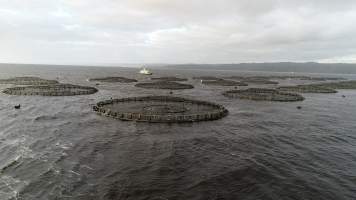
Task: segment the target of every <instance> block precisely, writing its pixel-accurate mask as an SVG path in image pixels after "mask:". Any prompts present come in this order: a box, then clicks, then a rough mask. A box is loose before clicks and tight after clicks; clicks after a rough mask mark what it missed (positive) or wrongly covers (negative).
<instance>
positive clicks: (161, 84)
mask: <svg viewBox="0 0 356 200" xmlns="http://www.w3.org/2000/svg"><path fill="white" fill-rule="evenodd" d="M135 86H136V87H140V88H145V89H167V90H184V89H192V88H194V86H193V85H190V84H183V83H177V82H173V81H157V82H148V83H138V84H136V85H135Z"/></svg>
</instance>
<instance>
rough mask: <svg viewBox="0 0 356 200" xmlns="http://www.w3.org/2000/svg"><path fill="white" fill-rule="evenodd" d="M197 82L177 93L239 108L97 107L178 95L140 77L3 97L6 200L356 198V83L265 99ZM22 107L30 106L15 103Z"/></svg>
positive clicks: (58, 72) (80, 77) (0, 161)
mask: <svg viewBox="0 0 356 200" xmlns="http://www.w3.org/2000/svg"><path fill="white" fill-rule="evenodd" d="M0 69H1V70H0V77H2V78H6V77H13V76H20V75H36V76H40V77H43V78H57V77H58V78H59V80H60V81H61V82H65V83H76V84H82V85H94V83H90V82H87V81H86V79H87V78H90V77H97V76H107V75H111V76H115V75H118V76H128V77H132V78H139V79H140V80H142V79H143V78H141V77H139V76H138V75H137V73H136V70H135V69H124V68H74V67H54V66H52V67H14V66H6V65H1V66H0ZM155 72H156V73H158V74H162V75H167V74H169V75H176V74H180V75H181V76H185V77H192V76H195V75H216V74H218V75H238V74H241V73H242V72H234V71H209V72H199V71H195V70H186V71H179V70H155ZM348 78H355V77H353V76H352V75H350V76H349V77H348ZM189 82H190V83H193V84H194V85H195V86H196V88H195V89H193V90H184V91H176V92H175V94H179V95H182V96H185V97H189V98H194V99H202V100H207V101H212V102H216V103H219V104H222V105H224V106H225V107H226V108H227V109H228V110H229V111H230V114H229V115H228V116H227V117H225V118H223V119H221V120H217V121H211V122H201V123H191V124H190V123H188V124H147V123H135V122H122V121H116V120H114V119H110V118H105V117H101V116H97V115H96V114H95V113H94V112H92V110H91V106H90V105H92V104H94V103H95V102H97V101H100V100H105V99H108V98H110V97H113V98H118V97H126V96H137V95H140V96H141V95H148V94H168V92H169V91H160V90H146V89H142V88H136V87H134V86H133V84H109V83H108V84H101V85H100V86H98V89H99V90H100V91H99V92H98V93H97V94H94V95H89V96H75V97H32V96H26V97H24V96H8V95H5V94H0V169H1V173H0V199H1V200H8V199H11V200H14V199H25V200H42V199H43V200H47V199H50V200H51V199H56V200H58V199H60V200H62V199H63V200H67V199H83V200H84V199H85V200H87V199H88V200H90V199H95V200H98V199H132V200H140V199H147V200H151V199H152V200H167V199H168V200H174V199H199V200H210V199H211V200H213V199H229V200H230V199H251V200H252V199H253V200H254V199H283V200H285V199H298V200H299V199H313V200H314V199H355V197H356V123H355V122H356V91H352V90H341V91H339V93H337V94H306V95H304V96H305V97H306V100H305V101H303V102H296V103H278V102H277V103H274V102H254V101H246V100H238V99H229V98H226V97H224V96H222V95H221V94H220V93H221V92H222V91H223V90H224V88H223V87H213V86H203V85H200V84H199V81H193V80H190V81H189ZM0 87H1V88H0V89H3V88H5V87H7V86H6V85H0ZM342 95H345V96H346V98H341V96H342ZM19 103H20V104H21V105H22V109H21V110H14V109H13V105H15V104H19ZM296 106H302V107H303V109H301V110H297V109H296Z"/></svg>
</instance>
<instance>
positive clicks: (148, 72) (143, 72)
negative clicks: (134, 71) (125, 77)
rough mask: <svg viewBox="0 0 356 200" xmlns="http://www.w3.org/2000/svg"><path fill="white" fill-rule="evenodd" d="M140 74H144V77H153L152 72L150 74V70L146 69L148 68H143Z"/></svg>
mask: <svg viewBox="0 0 356 200" xmlns="http://www.w3.org/2000/svg"><path fill="white" fill-rule="evenodd" d="M140 74H144V75H152V72H150V70H148V69H146V68H142V69H141V70H140Z"/></svg>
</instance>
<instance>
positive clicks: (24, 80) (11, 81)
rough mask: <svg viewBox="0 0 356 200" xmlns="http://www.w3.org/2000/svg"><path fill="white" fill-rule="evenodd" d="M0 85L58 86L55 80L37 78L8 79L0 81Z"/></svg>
mask: <svg viewBox="0 0 356 200" xmlns="http://www.w3.org/2000/svg"><path fill="white" fill-rule="evenodd" d="M0 84H13V85H52V84H58V81H56V80H47V79H42V78H38V77H32V76H25V77H15V78H9V79H0Z"/></svg>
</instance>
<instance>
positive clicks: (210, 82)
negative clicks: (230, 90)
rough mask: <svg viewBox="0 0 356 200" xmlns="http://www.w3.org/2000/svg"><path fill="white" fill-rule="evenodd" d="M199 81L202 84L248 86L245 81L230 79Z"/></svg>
mask: <svg viewBox="0 0 356 200" xmlns="http://www.w3.org/2000/svg"><path fill="white" fill-rule="evenodd" d="M201 83H202V84H204V85H214V86H248V84H247V83H243V82H238V81H231V80H224V79H219V80H201Z"/></svg>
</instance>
